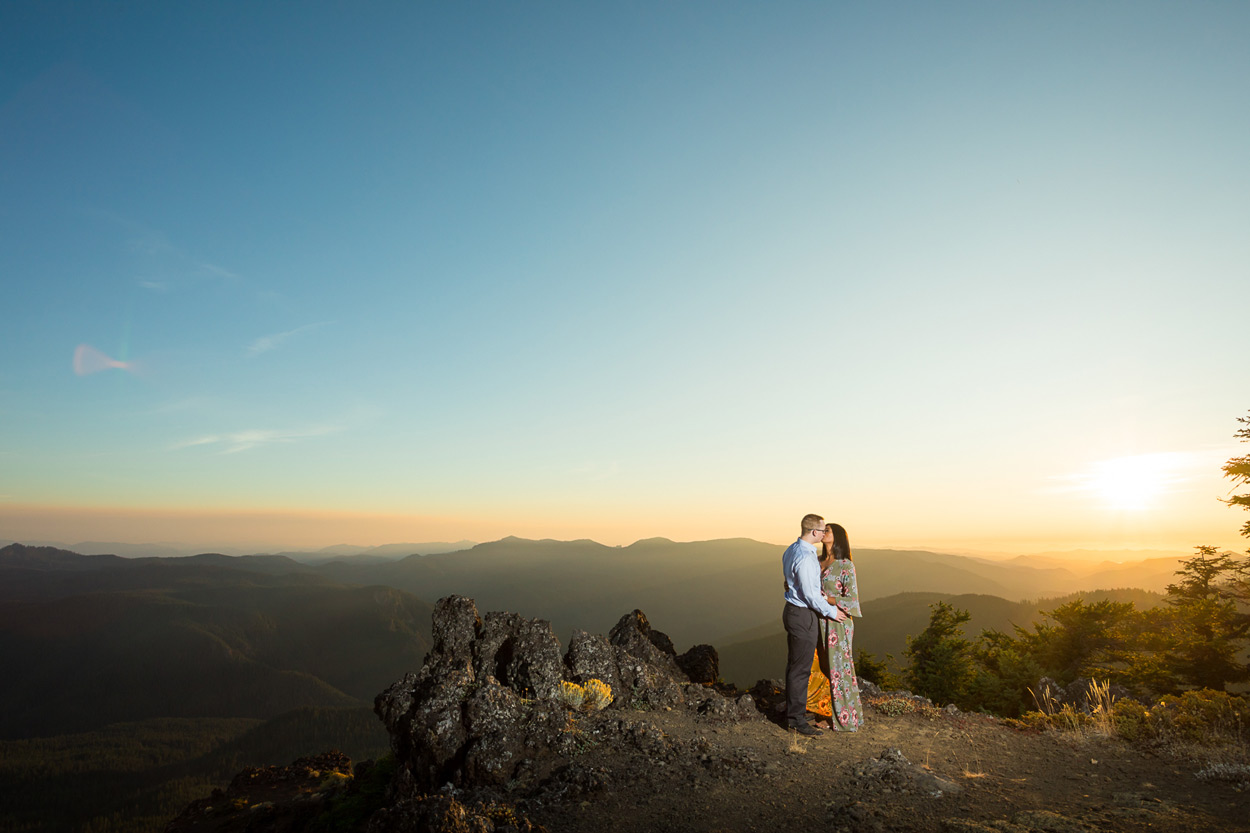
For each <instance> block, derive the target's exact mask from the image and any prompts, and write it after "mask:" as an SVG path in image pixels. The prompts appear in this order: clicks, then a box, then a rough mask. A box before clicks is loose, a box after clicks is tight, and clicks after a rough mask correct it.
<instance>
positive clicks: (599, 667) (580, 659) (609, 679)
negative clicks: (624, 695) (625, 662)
mask: <svg viewBox="0 0 1250 833" xmlns="http://www.w3.org/2000/svg"><path fill="white" fill-rule="evenodd" d="M616 654H617V652H616V649H615V648H613V647H612V645H610V644H609V643H608V640H607V638H606V637H604V636H602V635H600V634H592V633H587V632H586V631H582V630H578V631H574V632H573V637H572V639H570V640H569V650H568V652H567V653H566V654H565V655H564V664H565V666H566V667H567V668H568V672H569V679H571V680H572V681H573V682H575V683H577V684H579V685H585V684H586V683H588V682H590V681H591V680H599V681H601V682H604V683H607V685H608V686H609V687H610V688H611V689H612V691H613V693H617V692H620V691H622V688H621V672H620V666H619V664H618V662H617V655H616ZM618 699H619V698H618ZM622 705H623V704H622Z"/></svg>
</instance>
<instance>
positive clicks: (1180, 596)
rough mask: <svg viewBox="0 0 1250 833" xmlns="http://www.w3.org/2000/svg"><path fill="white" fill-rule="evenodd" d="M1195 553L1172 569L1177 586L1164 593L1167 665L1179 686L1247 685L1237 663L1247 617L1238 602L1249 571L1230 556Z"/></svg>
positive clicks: (1248, 675)
mask: <svg viewBox="0 0 1250 833" xmlns="http://www.w3.org/2000/svg"><path fill="white" fill-rule="evenodd" d="M1196 549H1197V550H1198V555H1197V556H1195V557H1194V558H1191V559H1189V560H1188V561H1186V562H1185V563H1184V566H1182V567H1181V569H1179V570H1177V572H1176V574H1177V575H1178V576H1180V577H1181V579H1180V581H1179V582H1177V583H1176V584H1169V585H1168V589H1167V590H1168V597H1167V599H1166V601H1167V603H1168V604H1169V605H1170V606H1171V613H1172V617H1171V619H1172V622H1171V624H1172V626H1173V628H1174V631H1173V634H1172V636H1173V646H1172V648H1171V649H1170V650H1169V651H1168V658H1169V666H1170V670H1171V671H1172V673H1173V675H1174V676H1175V677H1176V679H1177V680H1178V681H1179V682H1180V683H1181V684H1183V685H1186V686H1191V687H1193V688H1210V689H1214V690H1215V691H1224V690H1225V687H1226V686H1227V685H1228V684H1229V683H1239V682H1243V681H1245V680H1250V667H1247V666H1246V664H1245V663H1243V662H1241V661H1240V660H1239V654H1240V651H1241V646H1242V644H1243V643H1245V642H1247V641H1248V639H1250V636H1248V635H1250V613H1247V612H1246V611H1245V610H1244V605H1243V604H1241V603H1239V601H1240V600H1239V599H1238V594H1239V592H1240V589H1241V587H1242V586H1244V582H1245V577H1246V575H1247V572H1248V571H1250V570H1248V565H1247V563H1246V562H1245V561H1239V560H1237V557H1236V556H1234V555H1233V554H1232V553H1230V552H1216V550H1215V547H1197V548H1196Z"/></svg>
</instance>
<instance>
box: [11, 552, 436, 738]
mask: <svg viewBox="0 0 1250 833" xmlns="http://www.w3.org/2000/svg"><path fill="white" fill-rule="evenodd" d="M232 565H237V566H232ZM292 565H294V566H295V567H298V568H300V569H298V570H292V569H290V567H291V566H292ZM257 567H267V568H269V569H271V570H274V571H275V572H273V573H267V572H263V571H261V570H258V569H255V568H257ZM279 568H282V569H285V572H280V573H279V572H277V570H278V569H279ZM430 610H431V607H430V605H428V604H426V603H425V602H423V601H421V600H420V599H417V598H415V597H413V596H411V595H410V594H407V593H404V592H403V591H401V590H396V589H394V588H390V587H376V586H375V587H366V586H357V585H344V584H341V583H339V582H336V581H334V580H332V579H330V578H327V577H325V576H321V575H317V574H315V573H313V572H311V568H308V567H307V566H306V565H299V564H298V562H294V561H290V560H289V559H281V558H274V557H261V556H251V557H241V558H238V559H233V560H232V559H231V558H230V557H229V556H222V555H214V554H205V555H200V556H193V557H188V558H168V559H125V558H117V557H114V556H84V555H78V554H75V553H69V552H65V551H61V550H56V549H52V548H46V547H41V548H35V547H23V546H21V545H11V546H8V547H5V548H4V549H0V667H3V668H4V669H6V679H5V685H4V686H3V687H0V737H9V738H11V737H33V736H45V735H52V734H62V733H65V732H81V731H88V730H91V729H94V728H97V727H100V726H104V725H107V724H109V723H116V722H123V721H135V720H145V719H148V718H153V717H188V718H191V717H196V718H198V717H214V718H216V717H221V718H227V717H247V718H259V719H266V718H270V717H273V716H275V715H278V714H282V713H284V712H288V711H290V710H292V709H296V708H302V707H321V708H343V707H361V706H367V705H368V704H369V703H370V702H372V699H373V696H374V695H375V694H377V693H378V692H379V691H381V690H382V689H384V688H385V687H386V686H388V685H390V683H392V682H394V680H395V679H397V678H398V677H400V676H402V675H403V674H404V673H405V672H407V671H409V670H412V669H414V668H418V667H420V665H421V660H422V658H423V657H424V655H425V652H426V651H427V650H428V648H429V646H430V638H429V635H428V634H429V618H430Z"/></svg>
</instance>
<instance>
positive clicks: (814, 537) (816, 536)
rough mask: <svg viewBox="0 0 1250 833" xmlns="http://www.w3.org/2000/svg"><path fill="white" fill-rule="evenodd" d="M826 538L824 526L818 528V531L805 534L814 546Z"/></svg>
mask: <svg viewBox="0 0 1250 833" xmlns="http://www.w3.org/2000/svg"><path fill="white" fill-rule="evenodd" d="M824 536H825V528H824V527H823V526H820V527H817V528H816V529H809V530H808V531H807V532H805V533H803V537H804V538H806V539H807V540H808V541H810V542H812V543H813V544H815V543H819V541H820V539H821V538H823V537H824Z"/></svg>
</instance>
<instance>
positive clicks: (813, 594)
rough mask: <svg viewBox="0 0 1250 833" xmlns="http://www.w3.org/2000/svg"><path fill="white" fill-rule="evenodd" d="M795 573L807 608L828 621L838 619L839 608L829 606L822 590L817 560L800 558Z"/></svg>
mask: <svg viewBox="0 0 1250 833" xmlns="http://www.w3.org/2000/svg"><path fill="white" fill-rule="evenodd" d="M795 567H796V569H795V573H796V575H797V577H798V580H799V581H798V584H799V587H798V590H799V595H801V596H802V597H803V599H804V601H806V602H807V606H808V607H810V608H811V609H812V610H814V611H816V612H817V613H819V614H820V615H821V616H824V617H826V618H828V619H834V618H836V617H837V615H838V613H837V608H835V607H834V606H833V605H831V604H829V602H828V601H826V600H825V594H824V593H822V592H821V589H820V567H819V566H818V565H817V563H816V559H815V558H800V559H799V563H798V564H797V565H795Z"/></svg>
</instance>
